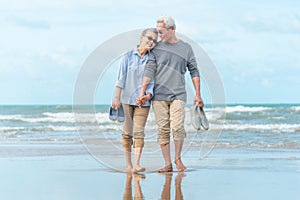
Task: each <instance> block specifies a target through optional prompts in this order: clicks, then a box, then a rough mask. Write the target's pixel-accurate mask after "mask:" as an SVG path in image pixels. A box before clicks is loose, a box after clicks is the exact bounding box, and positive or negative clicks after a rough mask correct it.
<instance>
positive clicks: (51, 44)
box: [0, 0, 300, 104]
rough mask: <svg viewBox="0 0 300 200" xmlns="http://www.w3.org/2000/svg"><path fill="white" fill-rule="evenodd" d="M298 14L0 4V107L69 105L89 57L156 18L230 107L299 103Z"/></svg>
mask: <svg viewBox="0 0 300 200" xmlns="http://www.w3.org/2000/svg"><path fill="white" fill-rule="evenodd" d="M299 10H300V3H299V2H298V1H295V0H294V1H289V0H288V1H276V0H273V1H270V0H265V1H257V0H254V1H239V0H229V1H225V0H224V1H217V0H213V1H203V0H194V1H191V0H186V1H184V3H183V1H177V0H172V1H169V0H166V1H160V2H155V1H138V0H134V1H115V0H111V1H110V2H108V1H103V0H75V1H71V0H51V1H50V0H44V1H38V0H23V1H21V0H10V1H3V0H1V1H0V27H1V28H0V36H1V37H0V59H1V64H0V80H1V84H0V90H1V98H0V104H72V97H73V90H74V84H75V81H76V78H77V75H78V73H79V71H80V68H81V66H82V64H83V62H84V61H85V60H86V58H87V57H88V56H89V55H90V53H91V52H92V51H93V50H94V49H96V48H97V47H98V46H99V45H100V44H101V43H102V42H104V41H106V40H108V39H109V38H111V37H112V36H115V35H118V34H120V33H122V32H125V31H130V30H133V29H139V28H144V27H151V26H155V20H156V18H157V17H158V16H160V15H170V16H172V17H173V18H174V19H175V20H176V23H177V31H178V32H179V33H182V34H184V35H186V36H188V37H189V38H191V39H192V40H194V41H196V42H197V43H198V44H199V45H200V46H201V47H202V48H203V49H204V50H205V51H206V52H207V54H208V55H209V57H210V58H211V60H212V61H213V62H214V64H215V66H216V68H217V69H218V71H219V73H220V76H221V78H222V80H223V84H224V88H225V94H226V102H227V103H300V93H299V86H300V56H299V55H298V54H299V52H300V37H299V36H300V14H299ZM105 95H107V96H111V95H112V94H111V91H105ZM100 103H109V102H100Z"/></svg>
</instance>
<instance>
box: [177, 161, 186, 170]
mask: <svg viewBox="0 0 300 200" xmlns="http://www.w3.org/2000/svg"><path fill="white" fill-rule="evenodd" d="M175 164H176V168H177V169H178V171H180V172H183V171H184V170H186V166H184V164H183V163H182V162H181V159H180V158H179V159H177V160H175Z"/></svg>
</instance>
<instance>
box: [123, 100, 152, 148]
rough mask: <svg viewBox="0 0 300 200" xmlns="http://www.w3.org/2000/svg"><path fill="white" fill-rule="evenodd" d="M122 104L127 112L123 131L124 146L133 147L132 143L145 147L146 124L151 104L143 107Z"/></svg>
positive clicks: (134, 145) (135, 145)
mask: <svg viewBox="0 0 300 200" xmlns="http://www.w3.org/2000/svg"><path fill="white" fill-rule="evenodd" d="M122 106H123V109H124V113H125V121H124V122H123V131H122V145H123V147H131V145H132V144H133V147H144V138H145V125H146V121H147V118H148V114H149V110H150V106H146V107H142V108H139V107H137V106H132V105H128V104H122ZM132 138H134V142H133V139H132Z"/></svg>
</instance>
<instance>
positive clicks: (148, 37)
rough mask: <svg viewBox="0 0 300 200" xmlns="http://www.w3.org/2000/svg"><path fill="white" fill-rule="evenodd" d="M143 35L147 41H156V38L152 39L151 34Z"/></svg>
mask: <svg viewBox="0 0 300 200" xmlns="http://www.w3.org/2000/svg"><path fill="white" fill-rule="evenodd" d="M145 37H146V38H147V39H148V40H149V41H152V42H153V43H155V44H156V43H157V40H156V39H153V37H151V36H148V35H145Z"/></svg>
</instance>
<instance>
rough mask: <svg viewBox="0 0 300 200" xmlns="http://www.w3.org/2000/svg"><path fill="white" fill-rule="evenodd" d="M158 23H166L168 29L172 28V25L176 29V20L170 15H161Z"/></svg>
mask: <svg viewBox="0 0 300 200" xmlns="http://www.w3.org/2000/svg"><path fill="white" fill-rule="evenodd" d="M156 22H157V23H164V24H165V26H166V28H167V29H170V28H171V27H173V28H174V30H175V29H176V25H175V21H174V19H173V18H172V17H169V16H160V17H159V18H158V19H157V20H156Z"/></svg>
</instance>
